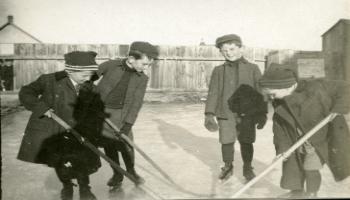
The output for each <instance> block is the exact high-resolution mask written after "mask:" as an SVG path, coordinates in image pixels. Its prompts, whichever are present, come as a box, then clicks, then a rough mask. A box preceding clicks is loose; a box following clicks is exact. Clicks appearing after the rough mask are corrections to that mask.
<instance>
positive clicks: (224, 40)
mask: <svg viewBox="0 0 350 200" xmlns="http://www.w3.org/2000/svg"><path fill="white" fill-rule="evenodd" d="M228 42H233V43H235V44H236V45H237V46H239V47H241V46H242V40H241V38H240V37H239V36H238V35H236V34H228V35H223V36H221V37H218V38H217V39H216V42H215V46H216V47H217V48H220V47H221V45H222V44H224V43H228Z"/></svg>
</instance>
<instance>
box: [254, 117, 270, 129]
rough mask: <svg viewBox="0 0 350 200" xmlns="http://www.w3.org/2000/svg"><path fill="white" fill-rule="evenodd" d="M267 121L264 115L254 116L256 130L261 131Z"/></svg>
mask: <svg viewBox="0 0 350 200" xmlns="http://www.w3.org/2000/svg"><path fill="white" fill-rule="evenodd" d="M266 121H267V117H266V115H265V114H259V115H257V116H256V119H255V123H256V124H257V126H256V128H257V129H262V128H264V126H265V124H266Z"/></svg>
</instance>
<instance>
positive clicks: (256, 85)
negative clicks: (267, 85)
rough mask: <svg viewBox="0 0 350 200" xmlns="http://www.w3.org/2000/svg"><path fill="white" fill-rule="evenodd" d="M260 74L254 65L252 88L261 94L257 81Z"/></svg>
mask: <svg viewBox="0 0 350 200" xmlns="http://www.w3.org/2000/svg"><path fill="white" fill-rule="evenodd" d="M261 76H262V74H261V71H260V69H259V67H258V66H257V65H254V70H253V78H254V88H255V89H256V90H257V91H258V92H260V93H261V89H260V86H259V80H260V78H261Z"/></svg>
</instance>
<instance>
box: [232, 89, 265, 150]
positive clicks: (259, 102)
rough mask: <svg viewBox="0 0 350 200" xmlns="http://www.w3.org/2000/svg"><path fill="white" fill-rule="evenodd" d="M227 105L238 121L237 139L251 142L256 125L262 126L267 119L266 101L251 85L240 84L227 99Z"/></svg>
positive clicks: (254, 135) (254, 134)
mask: <svg viewBox="0 0 350 200" xmlns="http://www.w3.org/2000/svg"><path fill="white" fill-rule="evenodd" d="M228 105H229V108H230V110H231V111H232V112H233V113H237V115H238V116H239V117H240V119H241V120H240V122H239V123H238V124H237V127H236V128H237V130H239V135H238V140H239V141H240V142H242V143H253V142H255V137H256V125H257V124H259V125H261V127H259V128H262V127H263V126H264V125H265V123H266V120H267V116H266V115H267V103H266V102H265V101H264V97H263V95H262V94H260V93H259V92H258V91H257V90H256V89H254V88H253V87H251V86H249V85H246V84H242V85H240V86H239V87H238V88H237V90H236V91H235V92H234V93H233V94H232V96H231V97H230V98H229V100H228Z"/></svg>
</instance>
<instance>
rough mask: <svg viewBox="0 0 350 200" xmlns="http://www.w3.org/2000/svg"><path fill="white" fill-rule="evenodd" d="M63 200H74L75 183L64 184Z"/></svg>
mask: <svg viewBox="0 0 350 200" xmlns="http://www.w3.org/2000/svg"><path fill="white" fill-rule="evenodd" d="M61 199H62V200H72V199H73V183H72V182H67V183H63V188H62V190H61Z"/></svg>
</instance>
